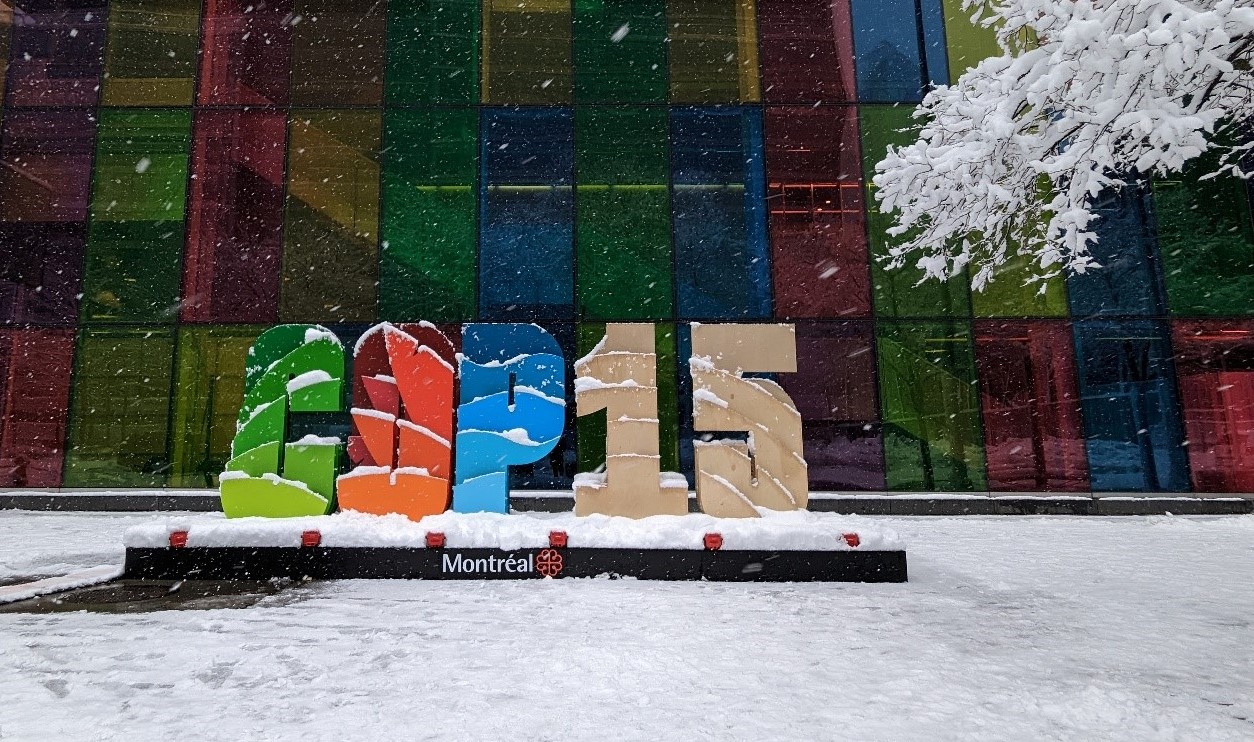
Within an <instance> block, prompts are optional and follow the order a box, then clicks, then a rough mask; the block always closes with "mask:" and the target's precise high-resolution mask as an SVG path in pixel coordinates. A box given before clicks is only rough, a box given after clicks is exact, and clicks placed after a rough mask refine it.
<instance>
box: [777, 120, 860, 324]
mask: <svg viewBox="0 0 1254 742" xmlns="http://www.w3.org/2000/svg"><path fill="white" fill-rule="evenodd" d="M861 168H862V164H861V154H860V150H859V147H858V114H857V110H856V109H855V108H854V107H853V106H848V107H844V106H841V107H823V108H813V107H810V106H805V107H802V106H797V107H788V108H785V107H782V106H780V107H772V108H768V109H767V111H766V178H767V209H768V213H769V214H770V224H771V250H772V253H771V254H772V258H771V264H772V272H773V275H774V283H775V316H776V317H779V318H781V319H782V318H791V317H841V316H859V315H861V316H866V315H869V314H870V313H871V300H870V295H869V291H868V289H869V286H870V276H869V263H868V260H867V241H866V226H865V213H864V209H863V197H862V179H861V177H860V176H861Z"/></svg>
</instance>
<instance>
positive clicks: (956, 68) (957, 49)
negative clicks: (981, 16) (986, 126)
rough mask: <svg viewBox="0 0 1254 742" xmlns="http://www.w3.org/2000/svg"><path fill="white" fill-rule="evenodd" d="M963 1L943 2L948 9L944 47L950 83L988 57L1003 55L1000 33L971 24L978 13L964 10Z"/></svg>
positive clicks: (946, 11)
mask: <svg viewBox="0 0 1254 742" xmlns="http://www.w3.org/2000/svg"><path fill="white" fill-rule="evenodd" d="M962 3H963V0H942V4H943V5H944V8H945V46H946V47H947V49H948V51H949V82H950V84H951V85H952V84H954V83H956V82H958V78H959V77H962V73H964V72H966V71H967V70H968V69H969V68H971V67H974V66H975V65H977V64H979V63H980V62H981V61H982V60H984V59H986V58H988V57H996V56H1000V55H1001V48H999V47H998V46H997V33H996V31H994V30H993V29H992V28H985V27H984V26H977V25H975V24H974V23H972V22H971V14H972V13H974V12H975V9H964V8H963V7H962Z"/></svg>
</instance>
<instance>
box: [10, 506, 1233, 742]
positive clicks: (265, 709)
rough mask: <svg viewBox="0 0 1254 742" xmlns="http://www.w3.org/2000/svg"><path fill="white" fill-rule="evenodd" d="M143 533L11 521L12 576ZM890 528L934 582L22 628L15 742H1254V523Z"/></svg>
mask: <svg viewBox="0 0 1254 742" xmlns="http://www.w3.org/2000/svg"><path fill="white" fill-rule="evenodd" d="M163 517H165V516H163ZM144 518H145V516H138V515H134V514H126V515H96V514H92V515H88V514H48V515H45V514H31V513H13V512H6V513H0V569H3V570H4V571H5V573H7V574H9V575H12V574H18V573H22V574H33V573H38V574H47V573H49V572H56V571H66V570H68V569H73V568H80V567H85V566H91V565H94V564H99V563H102V562H109V561H112V560H115V559H117V558H119V546H118V544H119V543H120V537H121V533H122V532H123V531H124V530H125V529H126V528H127V527H128V526H130V525H133V524H135V523H138V522H141V521H142V520H144ZM864 520H865V521H866V522H867V523H868V524H872V527H875V526H882V527H885V528H888V529H891V530H894V531H896V532H898V533H899V534H900V535H901V536H902V537H903V539H904V540H905V542H906V544H907V549H908V552H909V559H910V578H911V581H910V582H909V583H908V584H901V585H848V584H804V585H780V584H770V585H742V584H714V583H660V582H633V581H608V580H583V581H579V580H567V581H561V580H559V581H542V582H525V583H476V582H462V583H450V582H441V583H421V582H367V581H360V582H340V583H322V584H316V585H312V586H309V587H305V588H299V589H297V590H296V591H289V592H287V593H284V594H281V595H279V596H276V597H273V598H268V599H266V600H263V601H262V602H261V603H260V604H258V605H257V606H254V607H252V608H248V609H242V610H211V611H167V612H160V613H147V614H131V615H119V614H88V613H65V614H47V615H16V614H9V615H0V740H44V739H65V740H79V739H83V740H88V739H90V740H128V741H129V740H137V741H138V740H169V739H173V738H182V739H197V740H206V739H222V740H241V739H248V740H271V739H301V740H323V739H325V740H335V741H336V742H342V741H343V740H373V739H396V740H419V739H440V740H457V739H466V740H562V741H563V742H566V741H567V740H613V739H628V740H635V739H642V740H644V739H647V740H670V739H675V740H694V739H698V740H699V739H711V740H714V739H717V740H742V739H743V740H819V739H840V740H853V739H857V740H891V741H897V740H927V741H929V742H931V741H934V740H1054V739H1057V740H1086V741H1087V740H1107V739H1119V740H1137V741H1138V742H1140V741H1144V740H1160V739H1163V740H1203V741H1205V742H1221V741H1223V740H1242V741H1243V742H1245V741H1248V740H1250V739H1254V630H1252V629H1251V625H1252V622H1254V517H1250V516H1239V517H1226V518H1173V517H1151V518H1102V519H1099V518H1066V517H1038V518H1010V517H990V518H976V517H966V518H895V519H892V518H867V519H864ZM293 598H297V599H295V600H293Z"/></svg>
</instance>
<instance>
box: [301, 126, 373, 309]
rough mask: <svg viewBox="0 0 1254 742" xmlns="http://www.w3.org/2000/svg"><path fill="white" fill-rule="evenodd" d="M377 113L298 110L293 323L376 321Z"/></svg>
mask: <svg viewBox="0 0 1254 742" xmlns="http://www.w3.org/2000/svg"><path fill="white" fill-rule="evenodd" d="M380 126H381V117H380V115H379V113H378V112H377V111H326V110H320V111H294V112H293V113H292V117H291V123H290V127H289V129H288V150H287V152H288V154H287V156H288V166H287V167H288V172H287V216H286V226H285V229H284V232H283V286H282V290H281V292H280V296H279V317H280V319H282V320H283V321H285V322H370V321H372V320H374V318H375V301H376V295H377V287H378V279H379V249H378V248H379V135H380Z"/></svg>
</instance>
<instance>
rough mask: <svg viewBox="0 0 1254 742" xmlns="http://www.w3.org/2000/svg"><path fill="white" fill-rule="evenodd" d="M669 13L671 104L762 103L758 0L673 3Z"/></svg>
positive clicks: (679, 0) (676, 0) (684, 0)
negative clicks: (756, 8) (756, 14)
mask: <svg viewBox="0 0 1254 742" xmlns="http://www.w3.org/2000/svg"><path fill="white" fill-rule="evenodd" d="M666 10H667V19H668V21H669V22H670V50H669V54H670V68H671V101H672V102H674V103H752V102H755V101H758V100H761V97H760V93H759V87H758V30H757V18H756V17H755V11H754V0H669V2H667V4H666Z"/></svg>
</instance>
